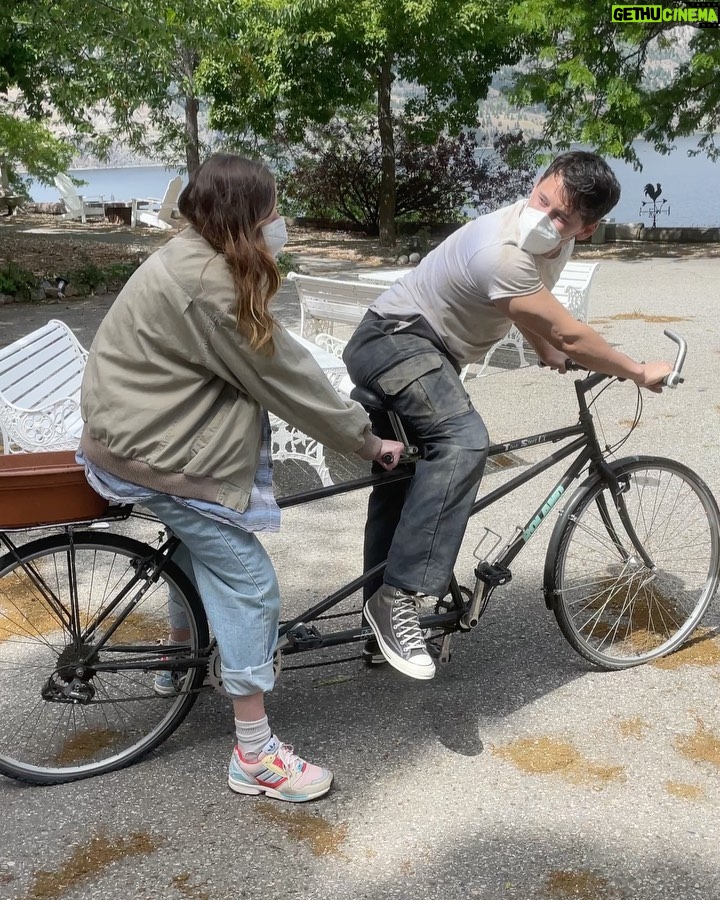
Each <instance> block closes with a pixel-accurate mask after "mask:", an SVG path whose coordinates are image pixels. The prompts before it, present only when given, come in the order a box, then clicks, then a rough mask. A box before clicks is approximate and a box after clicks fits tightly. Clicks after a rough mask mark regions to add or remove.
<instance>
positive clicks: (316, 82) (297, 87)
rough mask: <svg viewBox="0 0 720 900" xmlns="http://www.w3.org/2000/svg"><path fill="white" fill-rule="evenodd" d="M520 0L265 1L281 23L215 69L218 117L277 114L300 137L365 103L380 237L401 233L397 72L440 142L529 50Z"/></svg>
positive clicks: (271, 121) (263, 127)
mask: <svg viewBox="0 0 720 900" xmlns="http://www.w3.org/2000/svg"><path fill="white" fill-rule="evenodd" d="M509 2H510V0H496V2H495V3H493V4H489V3H488V2H487V0H289V2H286V3H283V4H277V5H276V6H275V7H274V8H271V7H270V6H267V7H266V10H267V11H268V12H269V14H270V20H271V21H272V27H268V29H267V32H266V33H265V34H264V36H263V40H261V41H260V43H259V44H256V45H255V52H254V53H253V56H252V60H251V66H252V69H253V72H254V76H253V83H254V84H255V85H256V87H257V89H256V90H254V91H247V90H243V87H244V86H246V85H247V83H248V67H247V66H241V67H237V66H233V65H222V64H221V63H218V64H217V65H215V66H214V67H213V68H212V70H208V71H207V72H206V73H205V74H206V76H207V81H206V82H205V87H206V89H207V91H208V93H209V94H210V95H211V96H212V97H213V107H212V111H211V121H212V123H213V124H214V125H215V126H216V127H218V128H219V129H220V130H222V131H224V132H226V133H230V134H232V133H243V132H244V131H246V130H247V129H248V128H249V129H251V130H252V131H254V132H256V133H258V134H261V135H264V136H265V137H270V136H271V135H272V134H273V132H274V131H275V129H276V127H277V124H278V122H281V123H282V127H283V129H284V130H285V131H286V132H287V133H289V134H290V135H291V136H292V137H294V138H295V139H299V138H300V137H301V136H302V135H303V134H304V132H305V130H306V129H307V128H308V127H309V126H310V125H311V124H313V123H315V124H318V123H319V124H326V123H328V122H329V121H330V120H331V119H332V117H333V116H335V115H337V114H342V113H343V111H346V110H352V111H359V110H365V111H366V112H368V113H370V114H371V115H372V116H373V117H374V119H375V124H376V128H377V133H378V136H379V142H380V147H381V153H380V160H379V166H380V168H379V171H380V175H381V177H380V187H379V220H380V238H381V242H382V243H384V244H386V245H389V244H392V242H393V239H394V227H393V211H394V209H395V206H396V198H395V190H396V187H395V155H396V154H395V147H394V134H395V129H394V120H395V117H396V115H397V110H398V102H397V101H398V98H397V88H398V84H399V83H401V82H402V83H403V84H406V85H411V86H413V87H414V94H413V95H412V96H410V97H409V98H408V99H407V102H406V104H405V111H406V113H407V115H408V116H410V117H412V118H413V120H414V121H415V123H416V125H417V128H418V133H419V134H420V135H421V136H422V137H423V139H424V140H426V141H429V142H432V141H434V140H435V139H436V138H437V135H438V134H440V133H442V131H443V130H445V129H447V130H448V131H449V133H451V134H457V133H458V132H459V131H460V130H461V128H462V127H463V126H465V125H471V124H472V123H473V122H475V119H476V117H477V102H478V100H479V99H481V98H483V97H485V96H486V94H487V91H488V88H489V86H490V81H491V78H492V75H493V73H494V72H495V71H496V70H497V69H498V68H499V67H500V66H501V65H505V64H508V63H512V62H514V61H516V60H517V59H519V58H520V56H521V54H522V52H523V49H524V48H525V44H524V42H523V37H524V30H523V28H522V27H519V26H516V25H513V24H512V23H511V22H510V21H509V19H508V16H507V7H508V3H509Z"/></svg>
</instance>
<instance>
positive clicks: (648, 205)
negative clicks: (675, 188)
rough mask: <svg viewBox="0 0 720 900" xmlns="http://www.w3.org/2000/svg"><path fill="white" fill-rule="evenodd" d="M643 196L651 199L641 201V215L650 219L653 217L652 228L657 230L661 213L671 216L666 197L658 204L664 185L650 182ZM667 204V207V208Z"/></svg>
mask: <svg viewBox="0 0 720 900" xmlns="http://www.w3.org/2000/svg"><path fill="white" fill-rule="evenodd" d="M643 194H645V196H646V197H649V198H650V199H649V200H641V201H640V215H641V216H647V217H648V218H650V217H652V227H653V228H655V227H656V224H657V217H658V215H660V214H661V213H665V214H666V215H668V216H669V215H670V202H669V201H668V200H667V199H666V198H665V197H663V199H662V200H660V202H659V203H658V199H659V197H660V194H662V185H661V184H660V182H659V181H658V183H657V185H654V184H652V182H650V181H649V182H648V183H647V184H646V185H645V189H644V191H643ZM666 203H667V207H666V206H665V204H666Z"/></svg>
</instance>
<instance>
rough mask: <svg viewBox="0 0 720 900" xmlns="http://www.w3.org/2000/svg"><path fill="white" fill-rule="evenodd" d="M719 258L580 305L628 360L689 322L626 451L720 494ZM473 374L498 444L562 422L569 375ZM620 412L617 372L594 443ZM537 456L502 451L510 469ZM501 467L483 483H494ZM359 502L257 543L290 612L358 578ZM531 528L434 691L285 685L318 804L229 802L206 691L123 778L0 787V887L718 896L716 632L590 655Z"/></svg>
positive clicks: (0, 320)
mask: <svg viewBox="0 0 720 900" xmlns="http://www.w3.org/2000/svg"><path fill="white" fill-rule="evenodd" d="M719 267H720V262H718V261H717V260H712V259H702V258H699V259H698V258H695V259H669V260H668V259H665V260H652V259H650V260H647V259H646V260H639V261H634V262H618V261H609V262H605V263H603V264H602V265H601V267H600V269H599V271H598V274H597V276H596V279H595V282H594V284H593V294H592V299H591V314H592V316H593V318H594V320H595V321H596V324H597V327H598V328H600V329H601V330H602V331H603V333H604V334H605V336H606V337H607V338H608V339H609V340H611V341H612V342H613V343H616V344H619V345H622V347H623V348H625V349H627V350H628V352H630V353H632V354H634V355H635V356H637V357H638V358H646V359H652V358H657V357H661V356H664V355H666V354H668V353H669V352H670V345H669V343H668V342H667V340H666V339H665V338H664V337H663V335H662V329H663V328H664V327H673V328H675V329H676V330H678V331H680V332H682V333H683V334H685V335H686V337H687V339H688V343H689V348H690V349H689V355H688V362H687V368H686V375H687V381H686V384H685V385H683V386H682V387H681V388H680V389H678V390H677V391H673V392H666V393H665V394H663V395H662V396H661V397H655V396H649V395H645V416H644V418H643V420H642V423H641V424H640V426H639V427H638V428H637V429H636V431H635V432H634V433H633V434H632V436H631V437H630V440H629V441H628V443H627V445H626V447H625V448H624V449H623V451H621V452H622V453H625V452H632V451H644V452H651V453H658V454H667V455H671V456H675V457H678V458H680V459H682V460H684V461H685V462H687V463H688V464H689V465H691V466H692V467H694V468H696V469H697V470H698V471H699V472H700V473H701V474H702V475H703V477H704V478H705V479H706V480H707V481H708V482H709V484H710V485H711V487H712V489H713V491H714V492H715V494H716V495H718V494H720V440H719V439H718V438H719V437H720V433H719V432H720V428H719V426H720V404H719V403H718V397H717V393H716V391H717V388H716V387H713V385H715V386H716V385H717V384H718V367H719V364H720V355H719V350H720V345H719V344H718V339H717V333H718V329H717V318H716V317H717V311H716V307H717V303H716V301H717V296H718V283H719V280H718V278H719ZM280 305H282V310H283V312H282V317H283V319H284V320H285V321H287V322H288V324H293V323H294V322H295V321H297V318H298V316H297V309H296V307H294V306H293V300H292V294H291V293H287V292H284V293H283V296H282V300H281V304H279V308H280ZM105 308H106V303H105V301H104V300H102V299H100V300H97V301H95V300H90V301H86V302H83V303H79V302H73V303H72V304H70V303H67V304H55V305H52V306H47V307H46V308H45V309H46V312H45V318H49V317H51V316H56V317H58V318H64V319H66V320H67V321H68V322H69V323H70V324H71V325H72V326H73V328H75V329H76V330H77V333H78V336H79V337H80V339H81V340H82V341H83V343H85V344H87V343H89V339H90V337H91V334H92V332H93V329H94V327H95V326H96V323H97V321H98V320H99V318H100V317H101V316H102V313H103V311H104V309H105ZM42 311H43V308H42V307H32V308H28V307H22V306H20V305H13V306H11V307H5V308H3V309H0V327H1V328H2V337H1V338H0V340H2V341H3V342H4V341H6V340H8V339H11V335H13V334H14V333H15V331H14V329H17V328H22V330H29V323H30V321H31V319H29V318H28V317H27V313H28V312H30V313H32V315H33V316H34V315H38V316H41V317H42ZM665 317H667V318H670V317H672V319H673V321H671V322H669V323H668V322H666V323H663V322H662V321H658V320H662V319H663V318H665ZM44 320H45V319H44V318H43V319H42V321H44ZM468 389H469V392H470V394H471V396H472V398H473V400H474V401H475V403H476V405H477V407H478V408H479V409H480V410H481V411H482V413H483V415H484V416H485V417H486V419H487V422H488V425H489V429H490V432H491V435H492V437H493V439H494V440H501V439H503V438H509V437H511V436H517V435H518V434H520V433H522V434H532V433H536V432H539V431H541V430H544V429H546V428H547V427H549V426H551V425H556V424H568V423H569V422H570V421H572V420H573V419H574V411H573V410H574V401H573V397H574V393H573V390H572V382H571V380H570V377H569V376H568V377H565V378H562V377H560V376H557V375H554V374H552V373H549V372H542V371H539V370H537V369H525V370H515V371H509V372H495V373H494V374H492V375H490V376H489V377H486V378H483V379H475V380H472V381H470V382H469V385H468ZM634 403H635V392H634V391H633V389H632V388H631V387H630V386H629V385H624V386H623V385H621V386H619V387H618V388H616V389H615V390H613V392H612V396H610V394H609V392H608V394H606V395H605V397H604V399H603V401H601V403H600V409H599V412H600V417H601V419H602V421H603V423H604V427H605V430H606V436H607V440H608V442H613V441H615V440H617V439H618V437H619V436H620V435H621V434H622V433H623V431H626V430H627V425H626V423H627V421H628V420H629V419H631V417H632V414H633V410H634ZM534 458H535V455H534V453H533V452H532V451H531V450H528V451H523V452H522V453H521V454H518V462H519V464H521V465H522V464H525V463H527V462H530V461H532V460H533V459H534ZM503 477H506V476H504V475H503V474H502V473H500V472H495V473H491V474H489V475H488V478H487V486H488V487H493V486H495V485H496V484H498V483H500V481H501V479H502V478H503ZM552 477H553V476H552V474H549V475H548V476H546V477H544V478H543V479H540V481H541V482H542V483H541V484H539V485H538V490H537V491H536V490H535V487H534V486H533V488H532V490H531V492H530V493H531V496H528V494H527V493H525V494H523V496H522V497H518V498H515V499H509V500H507V501H504V502H503V503H502V504H501V505H500V506H499V508H498V509H497V510H494V511H493V513H492V515H489V514H488V515H485V516H483V517H480V518H482V521H481V522H476V521H474V522H473V523H472V525H471V528H470V532H471V535H470V537H469V539H468V547H467V548H465V549H464V550H463V553H462V556H461V560H460V563H459V567H458V568H459V572H460V574H461V580H463V581H465V582H466V583H469V580H470V573H471V570H472V556H471V551H472V547H473V546H474V543H475V540H477V536H478V534H479V533H480V531H481V526H482V525H487V526H490V527H492V528H493V529H494V530H495V531H497V532H498V533H500V534H502V535H504V536H506V537H507V536H509V535H510V534H511V533H512V530H513V529H514V527H515V526H516V525H517V524H519V523H521V522H523V521H524V520H526V519H527V518H528V517H529V512H530V508H531V507H533V503H535V502H536V500H537V499H538V498H540V496H541V495H542V492H543V489H547V487H548V485H549V484H550V483H551V481H552ZM363 506H364V497H358V496H354V497H350V496H349V497H346V498H344V499H337V498H336V499H334V500H331V501H325V502H323V503H319V504H317V505H314V506H312V507H310V506H307V507H304V508H301V509H297V510H293V511H289V512H288V513H287V514H286V517H285V523H284V529H283V531H282V533H281V534H279V535H276V536H272V539H269V540H267V546H268V548H269V550H270V552H271V553H272V555H273V558H274V559H275V560H276V562H277V565H278V570H279V572H280V577H281V582H282V587H283V595H284V598H285V603H286V604H287V607H288V610H291V609H298V608H302V607H303V606H304V605H307V604H308V601H309V600H311V599H312V598H313V597H315V596H318V595H320V594H321V593H322V592H324V591H326V590H327V589H329V588H330V586H331V585H333V584H337V583H338V581H341V580H343V579H345V578H347V577H348V575H350V574H354V573H355V572H357V571H358V567H359V548H360V542H361V532H362V524H363ZM544 530H545V529H541V530H540V531H539V533H538V535H537V536H536V539H535V540H534V541H533V542H532V543H531V544H530V546H529V547H528V548H527V551H526V552H525V553H524V554H523V555H521V556H520V557H519V559H518V561H517V564H516V567H515V570H514V580H513V582H512V584H511V585H510V586H509V587H508V588H506V589H505V590H504V592H502V593H500V592H498V593H496V595H495V598H494V600H493V602H492V603H491V606H490V609H489V611H488V612H487V614H486V616H485V617H484V619H483V620H482V622H481V626H480V627H479V628H478V630H477V631H476V632H475V633H473V634H472V635H470V636H467V637H465V638H463V639H458V640H457V641H456V644H455V648H454V651H455V652H454V655H453V659H452V661H451V663H450V664H449V666H447V667H445V668H443V669H442V670H441V671H440V672H439V673H438V675H437V677H436V678H435V680H434V681H432V682H430V683H428V684H420V683H416V682H413V681H410V680H408V679H404V678H403V677H402V676H400V675H397V674H396V673H394V672H393V671H391V670H388V669H387V668H384V669H382V670H367V669H365V668H363V667H362V666H361V664H360V663H359V662H357V661H350V662H345V663H341V664H339V665H338V666H336V667H330V668H325V669H315V670H306V671H303V672H300V673H292V674H290V673H285V675H283V676H282V678H281V680H280V682H279V684H278V687H277V689H276V691H275V692H274V693H273V695H271V697H270V702H269V707H270V714H271V716H272V721H273V723H274V725H275V727H276V728H277V730H278V731H279V732H280V733H281V734H282V735H284V736H286V737H287V738H291V739H292V740H293V741H294V742H295V743H296V745H297V746H298V748H299V749H300V750H301V751H303V752H305V753H307V754H308V755H310V756H312V757H313V758H317V759H318V760H320V761H322V762H323V763H326V764H327V765H329V766H330V767H331V768H332V769H333V770H334V772H335V775H336V782H335V788H334V790H333V792H332V793H331V794H330V795H329V796H328V797H327V798H326V799H324V800H321V801H319V802H317V803H314V804H311V805H306V806H304V807H301V808H296V807H290V806H281V805H279V804H277V803H274V802H273V801H266V800H263V799H253V798H244V799H241V798H239V797H237V796H235V795H233V794H231V793H230V792H229V791H228V790H227V789H226V787H225V786H224V783H225V767H226V764H227V759H228V756H229V752H230V748H231V742H232V735H231V731H232V721H231V718H230V716H229V715H228V711H227V708H226V703H225V702H224V701H223V700H222V698H221V697H219V696H217V695H207V696H203V697H202V698H201V699H200V701H199V702H198V704H197V705H196V707H195V709H194V710H193V712H192V713H191V715H190V717H189V719H188V721H187V722H186V723H185V724H184V725H183V726H182V728H181V729H180V730H179V731H178V732H177V733H176V735H174V736H173V737H172V738H171V739H170V740H169V741H168V742H167V743H166V744H165V745H164V746H163V747H161V748H160V749H159V750H158V751H157V752H156V753H155V754H154V755H153V756H152V757H151V758H148V759H147V760H145V761H144V762H142V763H140V764H138V765H137V766H135V767H134V768H132V769H128V770H126V771H123V772H119V773H116V774H114V775H110V776H106V777H104V778H102V779H94V780H90V781H85V782H81V783H78V784H75V785H68V786H58V787H51V788H44V789H39V788H27V787H24V786H22V785H20V784H16V783H14V782H12V781H8V780H5V781H0V804H1V808H2V812H3V818H2V823H3V824H2V825H0V835H1V836H2V841H1V842H0V897H8V898H18V900H19V898H40V897H53V898H55V897H57V898H63V900H73V898H75V900H79V898H91V897H98V898H114V897H123V898H151V897H152V898H154V897H162V898H167V900H175V898H177V900H182V898H194V900H215V898H221V900H225V898H228V900H230V898H267V900H275V898H278V900H280V898H283V900H294V898H297V900H300V898H319V900H330V898H332V900H346V898H347V900H365V898H367V900H370V898H378V897H380V898H386V897H387V898H390V897H392V898H400V900H410V898H412V900H417V898H423V900H424V898H443V900H447V898H458V900H460V898H462V900H465V898H473V897H478V898H482V900H498V898H512V900H535V898H538V900H540V898H554V900H565V898H571V897H574V898H585V900H670V898H673V900H675V898H683V900H685V898H688V900H690V898H693V900H694V898H697V900H701V898H702V900H709V898H715V897H717V896H720V852H719V851H718V847H717V834H718V829H719V828H720V803H719V802H718V788H719V786H720V778H719V776H720V722H719V721H718V715H719V713H720V703H719V701H718V682H719V680H720V645H719V644H718V642H717V639H716V638H712V639H707V640H704V641H702V642H700V643H698V644H696V645H695V646H694V647H693V648H691V650H690V651H689V652H687V653H685V654H683V655H678V656H676V657H675V658H674V659H673V664H672V665H671V666H669V667H667V666H666V667H660V666H646V667H642V668H640V669H636V670H632V671H628V672H623V673H614V674H606V673H601V672H597V671H595V670H593V669H592V668H591V667H590V666H589V665H586V664H585V663H584V662H583V661H582V660H581V659H580V658H579V657H578V656H576V655H575V654H574V652H573V651H572V650H571V648H570V647H569V646H568V644H566V643H565V641H564V640H563V638H562V636H561V634H560V632H559V630H558V629H557V627H556V625H555V623H554V619H553V618H552V616H551V614H549V613H548V612H547V611H546V610H545V609H544V606H543V602H542V598H541V594H540V583H541V574H542V561H543V554H544V549H545V545H546V542H547V538H548V536H549V535H548V534H543V531H544ZM717 602H718V601H717V600H716V604H715V607H714V608H713V609H712V611H711V616H710V622H711V624H714V625H717V624H718V619H719V617H718V609H717ZM523 742H525V743H523ZM43 873H46V874H43Z"/></svg>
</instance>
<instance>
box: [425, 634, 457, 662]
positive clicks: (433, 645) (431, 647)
mask: <svg viewBox="0 0 720 900" xmlns="http://www.w3.org/2000/svg"><path fill="white" fill-rule="evenodd" d="M451 637H452V635H451V634H445V635H443V637H442V640H441V641H440V643H439V644H438V639H437V638H434V639H430V640H429V641H428V642H427V644H426V646H427V651H428V653H429V654H430V656H431V657H432V658H433V659H434V660H435V661H436V662H437V663H438V664H439V665H447V663H449V662H450V659H451V657H452V653H451V651H450V638H451Z"/></svg>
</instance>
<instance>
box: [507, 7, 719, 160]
mask: <svg viewBox="0 0 720 900" xmlns="http://www.w3.org/2000/svg"><path fill="white" fill-rule="evenodd" d="M687 5H688V4H685V3H681V2H665V3H663V4H662V6H664V7H670V8H683V7H685V6H687ZM690 5H692V4H690ZM512 15H513V18H514V19H515V20H516V21H518V22H520V21H522V22H523V24H524V25H525V27H526V28H528V30H529V31H530V32H531V33H532V34H533V35H534V37H535V39H537V41H538V46H539V51H538V53H537V55H536V57H535V58H534V59H533V61H532V64H531V66H530V69H529V71H525V72H524V73H523V74H521V75H520V76H519V77H518V79H517V82H516V85H515V90H514V91H513V94H512V97H513V100H514V101H515V102H516V103H517V104H518V105H527V104H529V103H543V104H544V105H545V107H546V109H547V113H548V116H547V120H546V124H545V129H544V135H543V137H544V140H545V142H546V143H548V144H550V143H552V144H555V145H560V146H567V145H568V144H569V143H570V142H572V141H580V142H582V143H587V144H590V145H591V146H593V147H595V148H596V149H597V150H598V152H600V153H602V154H605V155H608V156H615V157H620V158H623V159H625V160H627V161H632V162H637V157H636V154H635V152H634V150H633V148H632V141H633V140H635V139H636V138H640V137H642V138H645V139H647V140H648V141H649V142H651V143H652V145H653V146H654V147H655V148H656V149H657V150H658V151H660V152H669V150H670V149H671V148H672V143H673V141H674V140H675V139H676V138H678V137H684V136H688V135H694V134H698V148H699V149H705V150H706V151H708V152H709V154H710V155H711V156H714V157H716V158H717V157H718V156H720V147H717V146H716V142H715V138H714V133H715V132H718V131H720V79H718V77H717V73H718V71H720V39H719V37H718V35H720V32H719V31H718V30H717V29H710V28H697V27H695V28H693V27H689V26H687V25H683V24H682V23H676V22H664V21H663V22H659V23H645V24H636V23H626V22H622V23H616V22H612V21H611V17H610V6H608V5H605V4H601V3H594V2H592V0H583V2H569V0H562V2H560V3H558V2H556V0H517V2H516V3H515V5H514V7H513V10H512ZM673 45H675V46H676V47H678V48H680V49H681V50H682V51H683V56H684V58H685V61H684V62H681V63H680V64H679V65H678V66H677V67H676V68H675V70H674V71H673V72H669V73H668V78H667V81H666V83H665V84H662V85H653V84H651V82H650V81H649V79H648V77H647V74H648V71H647V70H648V53H649V51H650V50H651V49H652V48H654V47H658V46H659V47H661V48H666V49H667V48H670V47H672V46H673Z"/></svg>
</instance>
